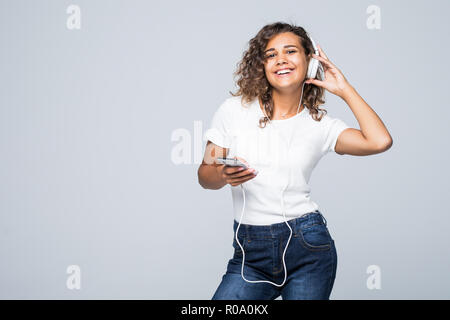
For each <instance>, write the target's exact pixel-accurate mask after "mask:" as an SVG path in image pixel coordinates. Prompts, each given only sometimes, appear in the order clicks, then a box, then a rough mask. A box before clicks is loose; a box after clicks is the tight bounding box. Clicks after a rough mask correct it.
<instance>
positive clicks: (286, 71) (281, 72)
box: [277, 70, 291, 74]
mask: <svg viewBox="0 0 450 320" xmlns="http://www.w3.org/2000/svg"><path fill="white" fill-rule="evenodd" d="M289 72H291V70H283V71H278V72H277V74H285V73H289Z"/></svg>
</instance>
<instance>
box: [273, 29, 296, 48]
mask: <svg viewBox="0 0 450 320" xmlns="http://www.w3.org/2000/svg"><path fill="white" fill-rule="evenodd" d="M299 40H300V39H299V37H298V36H297V35H296V34H294V33H292V32H284V33H280V34H277V35H276V36H273V37H272V39H270V40H269V42H268V43H267V46H266V48H265V50H267V49H270V48H275V49H278V48H280V49H281V48H283V46H285V45H290V44H291V45H295V46H297V47H299V49H302V46H301V44H300V41H299Z"/></svg>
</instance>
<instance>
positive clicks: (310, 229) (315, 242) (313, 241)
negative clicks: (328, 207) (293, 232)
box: [298, 223, 332, 251]
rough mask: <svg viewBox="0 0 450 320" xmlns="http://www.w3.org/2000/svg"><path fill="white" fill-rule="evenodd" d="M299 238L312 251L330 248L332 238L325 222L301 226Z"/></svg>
mask: <svg viewBox="0 0 450 320" xmlns="http://www.w3.org/2000/svg"><path fill="white" fill-rule="evenodd" d="M298 238H299V240H300V242H301V243H302V245H303V246H304V247H305V248H306V249H308V250H311V251H322V250H330V248H331V241H332V238H331V236H330V233H329V232H328V228H327V226H326V225H325V224H324V223H318V224H313V225H311V226H306V227H300V228H299V231H298Z"/></svg>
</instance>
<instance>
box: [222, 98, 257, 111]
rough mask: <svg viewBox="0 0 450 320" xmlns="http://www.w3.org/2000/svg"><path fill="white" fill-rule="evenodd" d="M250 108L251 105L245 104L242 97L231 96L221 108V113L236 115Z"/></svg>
mask: <svg viewBox="0 0 450 320" xmlns="http://www.w3.org/2000/svg"><path fill="white" fill-rule="evenodd" d="M249 106H250V103H247V104H245V103H244V102H243V101H242V97H241V96H236V97H235V96H231V97H228V98H226V99H225V100H224V101H223V102H222V104H221V105H220V107H219V110H220V112H222V113H225V114H229V115H235V114H239V113H241V112H242V111H245V110H246V109H248V108H249Z"/></svg>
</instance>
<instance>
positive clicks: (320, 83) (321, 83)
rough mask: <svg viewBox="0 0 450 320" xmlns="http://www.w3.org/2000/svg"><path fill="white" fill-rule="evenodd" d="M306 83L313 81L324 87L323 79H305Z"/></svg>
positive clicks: (312, 82)
mask: <svg viewBox="0 0 450 320" xmlns="http://www.w3.org/2000/svg"><path fill="white" fill-rule="evenodd" d="M305 83H311V84H314V85H316V86H318V87H323V81H320V80H317V79H308V80H306V81H305Z"/></svg>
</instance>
